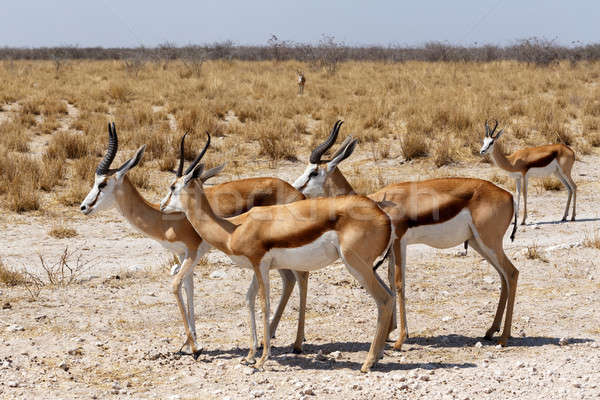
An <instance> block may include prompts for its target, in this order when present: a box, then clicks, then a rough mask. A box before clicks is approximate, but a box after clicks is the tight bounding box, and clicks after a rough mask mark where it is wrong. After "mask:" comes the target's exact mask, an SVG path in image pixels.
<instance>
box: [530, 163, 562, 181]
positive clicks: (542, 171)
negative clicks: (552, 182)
mask: <svg viewBox="0 0 600 400" xmlns="http://www.w3.org/2000/svg"><path fill="white" fill-rule="evenodd" d="M557 169H558V162H557V161H556V160H552V162H551V163H550V164H548V165H546V166H545V167H542V168H531V169H529V170H528V171H527V177H528V178H529V177H541V176H548V175H552V174H553V173H554V172H556V170H557Z"/></svg>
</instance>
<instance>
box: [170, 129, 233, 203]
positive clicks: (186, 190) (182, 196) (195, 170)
mask: <svg viewBox="0 0 600 400" xmlns="http://www.w3.org/2000/svg"><path fill="white" fill-rule="evenodd" d="M186 136H187V133H186V134H185V135H183V137H182V138H181V143H180V145H179V167H178V168H177V172H176V174H175V175H176V176H175V180H174V181H173V182H172V183H171V185H170V186H169V192H168V193H167V195H166V196H165V197H164V198H163V200H162V201H161V203H160V209H161V210H162V211H163V212H175V211H183V210H184V203H185V201H186V199H187V198H189V196H193V195H194V193H195V191H194V190H193V189H191V188H190V183H191V182H194V181H197V180H198V181H199V182H200V183H201V184H200V185H199V188H200V190H202V183H204V182H205V181H206V180H207V179H209V178H212V177H213V176H215V175H217V174H218V173H220V172H221V171H222V170H223V168H225V164H222V165H219V166H218V167H215V168H212V169H209V170H208V171H206V172H204V164H201V163H200V160H202V157H204V154H205V153H206V150H207V149H208V146H210V134H209V133H208V132H206V136H207V140H206V144H205V145H204V148H203V149H202V151H201V152H200V154H198V156H197V157H196V158H195V159H194V160H193V161H192V163H191V164H190V165H189V166H188V167H187V169H186V170H185V171H184V170H183V164H184V157H183V153H184V149H185V137H186ZM203 172H204V173H203ZM198 178H199V179H198Z"/></svg>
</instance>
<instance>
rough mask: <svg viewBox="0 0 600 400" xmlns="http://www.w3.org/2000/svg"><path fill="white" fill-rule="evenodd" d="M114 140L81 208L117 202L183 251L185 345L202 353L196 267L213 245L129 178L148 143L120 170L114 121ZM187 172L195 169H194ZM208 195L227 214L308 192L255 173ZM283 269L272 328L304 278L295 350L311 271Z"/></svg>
mask: <svg viewBox="0 0 600 400" xmlns="http://www.w3.org/2000/svg"><path fill="white" fill-rule="evenodd" d="M108 140H109V144H108V151H107V152H106V155H105V156H104V158H103V159H102V161H101V162H100V164H99V165H98V167H97V168H96V178H95V181H94V186H93V187H92V189H91V190H90V192H89V194H88V195H87V197H86V198H85V199H84V200H83V202H82V203H81V211H82V212H83V213H84V214H85V215H89V214H92V213H94V212H97V211H101V210H103V209H108V208H110V207H112V206H115V207H116V208H117V210H119V212H120V213H121V215H123V217H125V219H126V220H127V221H128V222H129V223H130V224H131V225H132V226H133V227H134V228H135V229H137V230H138V231H141V232H142V233H144V234H145V235H146V236H148V237H150V238H152V239H154V240H156V241H157V242H158V243H160V244H161V245H162V246H163V247H165V248H166V249H167V250H169V251H171V252H173V253H174V254H175V255H176V256H177V258H178V259H179V262H180V264H179V265H176V266H174V267H173V269H172V270H171V274H172V275H175V278H174V279H173V284H172V290H173V294H174V295H175V297H176V300H177V305H178V307H179V311H180V313H181V316H182V318H183V323H184V327H185V332H186V336H187V338H186V341H185V342H184V344H183V346H182V349H183V347H185V346H186V345H188V346H189V348H190V350H191V353H192V354H193V355H194V357H195V358H197V357H198V355H199V354H200V352H201V347H199V346H198V344H197V342H196V337H197V336H196V325H195V319H194V280H193V268H194V267H195V266H196V264H197V263H198V261H199V260H200V258H202V256H203V255H204V254H205V253H206V252H207V251H208V250H209V249H210V248H211V246H210V245H209V244H208V243H206V242H204V241H203V240H202V238H200V236H199V235H198V234H197V233H196V231H195V230H194V227H193V226H192V225H191V224H190V223H189V221H188V220H187V219H186V218H185V215H184V214H183V213H181V212H180V213H168V214H167V213H164V212H162V211H160V209H159V206H158V205H156V204H152V203H149V202H148V201H146V200H145V199H144V198H143V197H142V195H141V194H140V193H139V192H138V190H137V189H136V188H135V186H134V185H133V184H132V183H131V181H130V180H129V178H128V177H127V173H128V172H129V171H130V170H131V169H132V168H134V167H135V166H136V165H137V164H138V163H139V161H140V160H141V158H142V156H143V153H144V149H145V146H142V147H140V148H139V149H138V150H137V152H136V153H135V156H134V157H133V158H131V159H129V160H128V161H126V162H125V163H124V164H123V165H122V166H121V167H119V168H118V169H110V165H111V163H112V162H113V160H114V158H115V156H116V155H117V150H118V146H119V142H118V137H117V131H116V129H115V125H114V123H113V124H112V125H111V124H109V125H108ZM183 146H184V139H182V141H181V148H182V149H183ZM204 152H206V147H205V148H204V150H203V151H202V152H201V153H200V155H199V156H198V157H197V161H196V163H197V162H198V161H199V160H200V158H201V157H202V155H203V154H204ZM181 154H183V152H182V153H181ZM187 172H189V168H188V171H186V173H187ZM176 174H177V176H182V175H183V156H182V159H181V162H180V164H179V168H178V170H177V172H176ZM206 195H207V197H208V199H209V201H210V202H211V204H215V205H218V211H217V212H218V213H219V215H222V216H225V217H229V216H233V215H237V214H241V213H243V212H246V211H247V210H249V209H250V208H252V207H253V206H260V205H272V204H278V203H289V202H292V201H297V200H302V199H304V195H302V194H301V193H300V192H298V191H297V190H296V189H294V188H293V187H292V186H291V185H290V184H288V183H287V182H284V181H282V180H280V179H277V178H253V179H243V180H238V181H232V182H228V183H223V184H220V185H216V186H213V187H210V188H207V189H206ZM279 273H280V275H281V279H282V281H283V285H282V287H283V290H282V295H281V300H280V302H279V305H278V306H277V310H276V312H275V314H274V316H273V321H272V322H271V331H272V332H273V334H274V333H275V330H276V329H277V325H278V324H279V320H280V318H281V314H282V313H283V309H284V308H285V305H286V304H287V302H288V299H289V297H290V295H291V293H292V290H293V289H294V284H295V281H296V278H298V286H299V290H300V316H299V321H298V332H297V336H296V341H295V343H294V349H301V344H302V340H303V339H304V310H305V305H306V290H307V280H308V273H292V272H291V271H289V270H279ZM182 284H183V286H184V288H185V292H186V297H187V310H186V308H185V304H184V302H183V298H182V294H181V287H182ZM255 296H256V282H254V283H253V284H251V286H250V288H249V289H248V297H252V298H254V297H255Z"/></svg>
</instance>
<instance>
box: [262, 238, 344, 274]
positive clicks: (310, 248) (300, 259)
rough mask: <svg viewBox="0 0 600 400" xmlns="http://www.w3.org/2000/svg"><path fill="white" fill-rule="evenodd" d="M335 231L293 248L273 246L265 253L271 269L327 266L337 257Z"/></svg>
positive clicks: (300, 268)
mask: <svg viewBox="0 0 600 400" xmlns="http://www.w3.org/2000/svg"><path fill="white" fill-rule="evenodd" d="M338 248H339V240H338V236H337V232H335V231H328V232H326V233H324V234H323V235H321V236H320V237H319V238H317V239H316V240H315V241H313V242H311V243H308V244H305V245H304V246H300V247H294V248H289V249H288V248H274V249H271V250H269V251H268V252H267V254H265V259H267V260H269V259H270V261H271V264H270V265H271V269H293V270H298V271H314V270H317V269H320V268H323V267H326V266H328V265H329V264H331V263H333V262H334V261H335V260H337V259H338V258H339V252H338Z"/></svg>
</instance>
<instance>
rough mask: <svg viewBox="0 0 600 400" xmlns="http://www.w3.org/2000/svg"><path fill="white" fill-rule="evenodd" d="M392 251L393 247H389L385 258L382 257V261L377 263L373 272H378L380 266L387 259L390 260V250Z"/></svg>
mask: <svg viewBox="0 0 600 400" xmlns="http://www.w3.org/2000/svg"><path fill="white" fill-rule="evenodd" d="M391 249H392V246H389V247H388V249H387V251H386V252H385V255H384V256H383V257H381V259H380V260H379V261H377V263H375V265H373V271H377V268H379V266H380V265H381V264H383V262H384V261H385V259H386V258H388V256H389V255H390V250H391Z"/></svg>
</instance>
